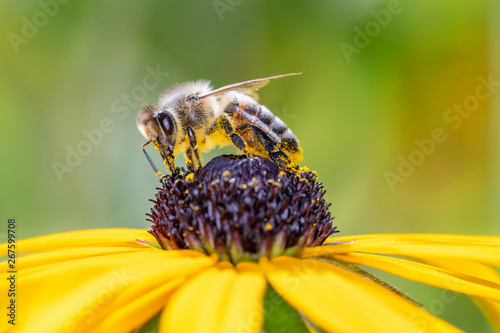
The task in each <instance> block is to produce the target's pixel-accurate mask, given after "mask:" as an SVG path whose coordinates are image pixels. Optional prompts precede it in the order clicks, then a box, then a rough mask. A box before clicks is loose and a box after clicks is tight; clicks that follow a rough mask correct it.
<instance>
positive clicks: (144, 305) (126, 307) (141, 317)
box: [89, 277, 186, 333]
mask: <svg viewBox="0 0 500 333" xmlns="http://www.w3.org/2000/svg"><path fill="white" fill-rule="evenodd" d="M185 281H186V278H185V277H179V278H176V279H174V280H172V281H170V282H167V283H165V284H163V285H161V286H159V287H158V288H156V289H153V290H151V291H150V292H146V293H145V294H142V295H141V294H139V295H137V298H136V299H133V300H131V301H130V303H125V304H123V305H122V306H120V307H119V308H117V309H116V310H114V311H112V312H110V313H109V314H108V315H107V316H105V318H104V320H103V321H101V322H100V323H99V324H98V325H97V326H96V327H92V328H91V329H90V328H89V330H91V331H92V332H94V333H100V332H102V333H108V332H129V331H130V328H131V327H132V328H137V327H141V326H142V325H144V324H145V323H146V322H147V321H148V320H149V319H151V318H152V317H153V316H154V315H155V314H157V313H159V312H160V311H161V310H162V309H163V308H164V307H165V303H166V302H167V300H168V298H169V296H170V295H171V294H172V292H173V291H174V290H175V288H177V287H178V286H180V285H181V284H182V283H183V282H185Z"/></svg>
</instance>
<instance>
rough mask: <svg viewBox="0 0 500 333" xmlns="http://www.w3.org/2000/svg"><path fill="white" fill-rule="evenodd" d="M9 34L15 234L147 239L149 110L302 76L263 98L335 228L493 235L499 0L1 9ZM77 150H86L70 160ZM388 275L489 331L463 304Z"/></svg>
mask: <svg viewBox="0 0 500 333" xmlns="http://www.w3.org/2000/svg"><path fill="white" fill-rule="evenodd" d="M388 13H390V17H389V16H388ZM360 31H361V32H360ZM0 36H2V38H1V41H0V48H1V49H0V50H1V52H0V110H1V114H2V118H1V119H2V121H1V122H0V126H1V128H0V135H1V140H0V149H1V157H2V162H1V175H0V177H1V187H0V209H1V213H2V219H3V221H4V223H3V224H2V225H4V226H5V227H4V228H3V229H4V230H6V221H7V218H9V217H15V218H16V219H17V232H18V238H25V237H30V236H36V235H41V234H47V233H53V232H60V231H67V230H76V229H85V228H103V227H134V228H146V227H147V226H148V224H147V223H146V221H145V216H144V214H145V213H146V212H147V211H148V210H149V207H150V203H149V202H148V199H149V198H152V197H153V196H154V193H155V187H156V186H157V185H159V183H158V179H157V177H156V176H155V175H154V174H153V172H152V170H151V168H150V166H149V165H148V163H147V161H146V159H145V158H144V156H143V153H142V151H141V149H140V147H141V145H142V144H143V143H144V139H143V137H142V136H141V135H140V133H139V132H138V131H137V129H136V125H135V116H136V114H137V112H138V110H139V109H140V106H141V105H142V104H144V103H146V102H154V101H155V100H156V99H157V97H158V95H159V94H160V93H161V92H162V91H163V90H164V89H166V88H167V87H169V86H171V85H173V84H176V83H180V82H183V81H188V80H193V79H200V78H204V79H209V80H211V81H212V84H213V85H214V86H215V87H219V86H222V85H225V84H229V83H234V82H239V81H244V80H248V79H253V78H259V77H265V76H271V75H277V74H283V73H289V72H299V71H300V72H303V73H304V74H303V75H301V76H297V77H291V78H284V79H281V80H277V81H273V82H272V83H271V84H270V85H269V86H267V87H265V88H264V89H262V90H261V91H260V97H261V99H260V101H261V102H262V103H263V104H265V105H266V106H268V107H269V108H270V109H271V110H272V111H273V112H275V113H276V114H277V115H278V116H280V117H281V118H282V119H283V120H284V121H285V122H286V123H288V125H289V126H290V127H291V128H292V130H293V131H294V133H295V134H296V135H297V136H298V138H299V139H300V141H301V143H302V146H303V148H304V161H303V163H301V165H307V166H309V167H310V168H311V169H314V170H317V172H318V174H319V177H320V179H321V180H322V181H323V183H324V185H325V187H326V189H327V193H328V199H329V201H331V202H332V203H333V206H332V212H333V214H334V215H335V216H336V217H337V218H336V220H335V223H336V225H337V226H338V227H339V229H340V230H341V232H342V234H343V235H350V234H359V233H410V232H411V233H413V232H433V233H454V234H455V233H456V234H499V233H500V202H499V200H498V198H499V188H500V175H499V170H500V149H499V148H500V147H499V145H500V140H499V136H500V134H499V132H500V118H499V115H498V111H499V101H500V87H499V86H498V84H496V86H495V83H494V84H493V85H492V86H491V87H489V88H490V90H488V89H487V87H485V86H484V85H483V83H482V82H483V81H484V80H486V81H488V78H491V80H493V81H495V82H498V81H500V71H499V68H498V59H500V40H499V38H500V5H499V3H498V1H496V2H495V1H493V0H491V1H488V0H478V1H466V0H463V1H457V0H445V1H430V0H425V1H411V0H401V1H396V0H392V1H388V2H386V1H374V0H363V1H349V0H341V1H321V0H309V1H303V2H289V1H264V0H252V1H250V0H231V1H230V0H220V1H219V0H216V1H192V0H190V1H176V2H174V1H168V2H167V1H165V2H160V1H116V0H115V1H97V0H93V1H78V0H72V1H71V0H70V1H68V0H64V1H63V0H59V1H57V2H56V1H49V0H47V1H40V2H36V1H32V2H20V1H12V0H8V1H2V2H1V3H0ZM151 71H153V72H154V71H159V72H160V73H161V74H158V75H157V76H156V79H155V80H152V79H151V78H154V76H151V74H150V72H151ZM166 73H168V74H166ZM148 75H150V77H149V78H148ZM481 78H482V79H481ZM144 80H146V81H144ZM482 85H483V86H482ZM478 87H479V88H478ZM478 91H479V93H480V95H479V96H481V97H482V99H479V98H477V94H478ZM475 101H477V103H476V102H475ZM460 107H462V109H463V110H465V112H464V111H462V113H456V112H455V111H454V110H458V108H460ZM454 108H455V109H454ZM466 108H467V109H466ZM467 110H470V112H469V111H467ZM103 126H104V128H105V132H104V131H103V129H100V127H103ZM436 129H438V131H439V130H441V136H440V138H441V139H440V142H437V143H436V142H435V143H434V148H432V144H430V143H429V140H431V139H432V138H433V134H432V133H433V131H435V130H436ZM97 130H99V132H100V133H101V135H102V138H100V136H99V134H96V131H97ZM85 133H94V137H93V138H94V143H91V142H90V141H89V140H88V139H87V137H86V136H85ZM416 140H419V142H426V143H427V146H426V147H427V149H428V154H426V155H424V153H423V152H420V153H419V151H422V149H421V148H419V147H418V145H417V144H416V142H415V141H416ZM85 142H87V143H85ZM71 150H73V151H77V153H78V151H80V152H83V153H84V154H85V155H86V156H82V155H81V154H79V155H80V158H78V157H75V156H73V157H70V164H71V165H70V164H68V162H67V158H68V154H69V153H68V152H69V151H71ZM234 151H235V149H234V148H232V147H227V148H224V149H221V150H214V151H213V152H211V153H210V154H206V155H204V160H205V161H208V160H210V159H211V158H212V157H213V156H216V155H218V154H222V153H231V152H234ZM404 160H406V161H408V162H407V163H411V162H410V161H413V162H414V163H413V164H418V165H414V166H408V165H406V166H403V164H405V162H402V161H404ZM157 161H159V159H157ZM179 162H180V161H179ZM181 163H182V162H181ZM159 164H161V162H159ZM397 177H400V178H397ZM4 230H0V232H1V233H2V235H3V236H5V232H4ZM384 277H386V278H387V279H388V280H390V281H391V282H393V283H395V284H396V285H397V286H399V287H401V288H403V289H404V290H406V291H408V292H409V293H410V294H412V295H414V296H415V297H416V298H417V299H418V300H419V301H421V302H423V303H424V304H426V307H427V308H429V309H430V310H431V311H432V312H433V313H435V314H437V315H439V316H441V317H443V318H445V319H446V320H448V321H450V322H452V323H453V324H455V325H457V326H459V327H460V328H462V329H464V330H466V331H470V332H472V331H473V332H489V331H490V330H489V328H488V326H487V323H486V321H485V319H484V318H483V316H482V314H481V313H480V312H479V311H478V310H476V308H475V307H474V304H473V303H472V301H470V300H469V299H468V298H467V297H465V296H461V295H454V296H455V297H451V299H450V295H449V294H447V295H446V296H447V298H446V301H444V296H443V294H442V291H441V290H439V289H436V288H431V287H427V286H421V285H418V284H417V283H413V282H408V281H404V280H401V279H397V278H394V277H391V276H386V275H384ZM325 287H326V286H325Z"/></svg>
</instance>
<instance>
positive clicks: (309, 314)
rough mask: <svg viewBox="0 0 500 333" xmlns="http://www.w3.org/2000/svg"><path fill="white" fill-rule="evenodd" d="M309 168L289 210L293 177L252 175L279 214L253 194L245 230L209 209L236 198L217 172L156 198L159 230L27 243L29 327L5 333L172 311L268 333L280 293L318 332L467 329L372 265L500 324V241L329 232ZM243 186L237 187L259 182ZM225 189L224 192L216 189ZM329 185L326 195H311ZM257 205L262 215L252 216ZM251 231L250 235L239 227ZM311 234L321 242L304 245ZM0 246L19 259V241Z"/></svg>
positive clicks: (119, 326) (173, 320)
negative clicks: (468, 302) (463, 302)
mask: <svg viewBox="0 0 500 333" xmlns="http://www.w3.org/2000/svg"><path fill="white" fill-rule="evenodd" d="M245 170H246V169H245ZM246 171H248V170H246ZM266 173H267V172H266ZM266 173H263V174H266ZM233 175H234V170H233ZM302 176H303V179H301V180H299V181H298V182H297V183H296V184H295V185H293V186H296V188H297V189H298V190H297V191H295V192H294V190H292V192H290V193H289V195H290V196H291V197H290V198H292V197H293V198H294V200H293V202H288V203H287V204H286V205H284V204H282V203H280V202H279V201H273V198H281V199H282V200H284V198H283V197H281V195H282V194H280V193H281V192H279V191H278V190H279V189H280V188H285V187H286V186H284V185H285V184H286V185H287V188H288V187H289V186H291V185H290V184H291V183H290V182H289V179H288V180H287V178H286V177H284V178H283V177H282V178H280V177H281V176H280V177H277V178H274V180H273V181H271V182H267V181H260V180H258V181H257V183H258V184H260V185H258V184H257V183H255V181H254V180H255V179H253V178H255V175H249V176H248V177H247V178H246V179H245V180H244V183H245V184H246V185H248V186H250V185H249V184H251V182H252V181H254V185H255V186H254V187H253V189H254V190H255V195H256V197H255V198H253V199H254V200H257V201H258V200H259V199H258V197H259V196H260V197H261V199H263V200H266V201H268V205H267V206H266V207H265V209H267V210H268V211H270V212H271V213H270V214H269V215H268V217H269V218H268V219H267V221H266V222H262V223H260V225H258V226H257V225H254V222H252V221H253V220H251V216H259V214H260V213H259V212H258V211H254V210H252V209H253V208H255V207H256V206H251V205H250V206H247V205H246V204H245V203H244V201H245V197H241V198H240V200H239V204H238V205H239V206H240V208H239V210H234V211H233V208H235V209H236V206H235V207H231V202H226V204H227V205H226V207H224V211H228V212H232V213H231V214H236V215H238V214H237V212H239V213H240V215H238V219H239V220H238V224H235V225H231V226H229V225H228V224H227V223H228V221H229V220H228V219H226V218H225V217H224V216H221V215H219V213H216V212H217V210H216V207H217V202H212V203H209V204H208V203H207V205H209V206H211V207H212V211H211V212H208V211H206V212H205V213H206V214H205V213H203V212H202V211H203V210H204V207H202V205H204V204H206V203H204V202H205V201H206V200H208V199H209V198H205V197H203V195H204V193H205V192H204V191H208V192H207V193H211V194H212V195H213V196H214V197H217V196H218V195H219V194H220V195H221V196H220V198H221V199H224V200H231V198H232V197H231V195H232V194H231V193H230V192H224V188H226V187H228V186H229V187H231V186H233V185H234V179H233V178H232V176H231V175H230V174H228V173H226V172H224V173H222V177H223V178H221V179H222V180H220V182H217V181H214V180H213V177H215V176H214V175H207V172H205V173H204V176H203V177H208V178H210V179H212V180H211V181H210V183H211V184H212V185H210V186H207V189H206V190H201V191H200V192H199V193H196V194H192V193H191V194H190V193H189V190H188V191H187V192H188V193H186V190H185V189H184V187H183V186H188V188H189V189H191V190H192V189H193V188H194V186H195V185H196V186H197V187H199V185H200V184H197V183H190V184H187V183H185V182H184V180H179V179H180V178H179V177H181V176H177V178H175V177H172V178H175V179H172V181H171V182H170V183H169V184H167V183H165V184H164V189H163V190H162V191H163V192H162V191H160V192H159V194H158V195H157V200H156V201H154V202H155V207H154V208H153V210H152V214H151V215H150V216H151V217H152V219H153V230H152V231H150V232H148V231H146V230H138V229H98V230H85V231H74V232H66V233H60V234H53V235H47V236H40V237H36V238H31V239H26V240H21V241H18V242H16V251H17V253H18V254H21V253H23V254H24V255H22V256H20V257H18V258H17V260H16V262H15V269H16V272H17V273H15V274H17V275H16V282H15V283H16V286H15V289H16V292H17V293H16V297H15V300H16V304H17V309H16V325H15V326H13V325H11V324H9V323H8V322H7V321H6V320H3V321H2V322H1V324H0V325H2V326H0V328H1V331H2V332H30V333H31V332H51V333H52V332H132V331H134V330H135V329H137V328H139V327H141V326H142V325H144V324H145V323H147V322H148V321H149V320H150V319H151V318H153V317H154V316H155V315H156V314H158V313H160V316H159V332H208V333H211V332H260V331H261V330H262V329H263V327H264V325H265V322H267V321H272V319H273V317H272V316H273V309H274V308H275V307H278V306H279V305H280V304H279V300H276V299H274V303H273V301H272V300H271V301H270V300H269V299H266V300H267V302H266V301H265V298H266V297H267V296H266V292H267V293H268V294H269V292H270V291H273V292H274V291H275V292H276V293H277V294H279V295H280V297H282V299H284V300H285V301H286V303H287V304H289V305H290V306H291V307H293V308H294V309H296V310H297V311H298V313H299V314H300V315H301V318H302V319H303V320H304V321H305V323H306V325H307V328H308V329H309V330H310V331H311V332H314V331H319V330H324V331H327V332H460V330H459V329H457V328H455V327H454V326H452V325H450V324H449V323H447V322H445V321H443V320H442V319H440V318H438V317H435V316H434V315H432V314H430V313H429V312H426V311H425V310H424V309H423V308H422V307H420V306H419V305H418V304H416V302H414V301H412V300H411V299H409V297H407V296H406V295H404V294H403V293H401V292H400V291H399V290H397V289H395V288H394V287H392V286H389V285H388V284H386V283H384V282H382V281H380V280H378V279H377V278H375V277H374V276H372V275H370V274H368V273H367V272H365V271H364V270H363V269H361V268H360V267H359V266H368V267H375V268H378V269H381V270H384V271H387V272H390V273H392V274H395V275H399V276H402V277H405V278H407V279H410V280H414V281H418V282H422V283H426V284H429V285H433V286H437V287H441V288H445V289H449V290H453V291H456V292H460V293H464V294H467V295H470V296H473V297H474V298H475V299H476V300H477V302H478V303H479V305H480V306H481V308H482V309H483V310H484V312H485V313H486V314H487V316H488V317H489V319H490V322H491V324H492V326H493V327H494V329H495V330H497V331H500V275H499V273H498V272H497V271H496V270H495V269H494V268H492V267H500V237H494V236H458V235H433V234H385V235H359V236H351V237H329V238H327V237H328V236H330V235H331V234H332V233H333V232H335V228H334V227H332V226H331V217H330V215H329V213H327V209H328V207H329V205H328V204H326V203H325V201H324V200H323V199H322V196H323V194H324V192H323V191H322V190H321V187H320V186H318V184H316V183H314V182H313V181H312V180H311V178H308V177H309V176H307V175H305V174H304V173H303V174H302ZM273 177H274V176H273ZM181 178H182V177H181ZM225 178H227V179H225ZM237 178H245V176H243V175H241V174H240V175H237ZM257 178H258V177H257ZM204 179H205V178H204ZM205 180H206V179H205ZM165 182H166V181H165ZM231 182H233V185H231V186H230V185H229V184H230V183H231ZM262 184H266V185H265V186H268V188H269V189H270V190H269V191H270V192H269V193H271V194H269V195H270V196H267V197H266V196H263V195H262V192H261V190H260V188H259V186H261V185H262ZM304 184H310V185H311V186H310V187H307V186H305V185H304ZM241 185H242V184H241V183H238V184H236V185H234V186H235V187H234V188H238V189H239V190H247V188H243V187H244V186H243V187H242V186H241ZM211 186H212V187H211ZM213 186H215V187H218V188H219V189H220V190H221V191H223V193H222V192H221V193H222V194H221V193H218V192H217V193H215V192H213V191H214V187H213ZM262 186H263V185H262ZM304 186H305V187H304ZM250 187H252V186H250ZM199 188H200V189H201V187H199ZM176 189H177V190H178V191H179V193H177V194H176V193H175V192H176ZM315 191H317V192H318V193H319V194H318V195H319V196H320V198H316V199H312V200H311V196H310V195H312V194H311V193H315ZM166 193H170V195H171V196H173V197H176V196H182V195H195V196H196V197H199V198H202V199H203V200H205V201H203V202H202V200H201V199H200V201H196V198H194V197H193V198H192V200H190V201H186V200H184V199H185V198H180V199H179V197H178V198H177V199H175V200H177V201H175V200H174V199H172V200H171V201H169V200H170V199H168V198H165V195H166ZM181 193H184V194H181ZM235 193H236V192H234V193H233V194H235ZM301 193H302V194H301ZM304 193H308V194H307V195H304ZM295 194H298V195H299V196H297V197H294V195H295ZM248 195H249V196H252V195H253V194H248ZM301 195H302V196H301ZM301 200H308V201H309V202H312V201H314V202H312V203H311V206H310V207H305V208H298V206H297V207H295V206H294V205H295V204H296V203H297V202H301V203H300V207H303V206H304V205H305V204H304V202H305V201H301ZM273 202H274V203H273ZM182 204H185V205H186V206H182ZM179 205H181V206H179ZM197 205H198V206H197ZM238 205H237V206H238ZM317 205H320V206H317ZM257 206H259V207H260V205H257ZM306 206H307V205H306ZM186 207H190V208H189V209H190V210H191V211H190V212H187V211H186V210H187V208H186ZM252 207H253V208H252ZM280 207H281V208H280ZM289 207H292V208H293V210H294V211H298V210H300V209H304V211H303V212H302V213H301V214H302V215H300V216H302V217H304V216H309V215H310V214H312V215H311V216H314V218H316V219H319V220H322V221H324V222H325V223H326V224H324V225H322V226H320V225H318V223H312V224H310V225H306V224H307V221H305V222H304V223H303V224H298V225H295V226H294V228H292V229H293V230H291V229H290V230H289V229H286V226H287V225H290V223H292V224H293V221H292V222H290V221H288V222H286V221H287V220H289V219H290V211H288V209H289ZM318 207H319V208H318ZM282 209H285V210H286V211H287V212H288V213H284V211H285V210H282ZM246 210H248V214H246V213H241V212H242V211H246ZM172 214H181V215H179V216H180V219H181V220H182V219H184V218H186V217H190V218H189V219H186V220H182V221H180V220H176V217H175V216H173V215H172ZM189 214H194V215H189ZM197 214H198V215H197ZM211 214H212V215H214V216H215V220H214V221H212V222H211V224H209V225H205V224H203V223H206V221H205V222H203V221H202V218H209V217H210V216H211ZM241 214H242V215H241ZM308 214H309V215H308ZM315 214H316V215H315ZM318 214H319V215H318ZM179 216H177V218H179ZM197 216H198V217H197ZM217 216H218V217H217ZM231 216H232V215H231ZM272 216H274V217H272ZM271 217H272V218H271ZM174 220H175V221H177V222H175V223H174V222H173V221H174ZM193 221H197V222H196V223H195V222H193ZM245 221H246V222H245ZM282 222H283V223H282ZM245 223H246V224H245ZM328 223H329V224H328ZM202 224H203V225H202ZM247 224H248V225H247ZM245 226H247V227H248V228H246V229H245ZM235 228H236V229H235ZM297 228H298V229H297ZM311 228H312V229H311ZM240 229H241V233H239V234H234V230H240ZM297 230H299V231H300V234H297V233H296V231H297ZM311 230H312V231H311ZM190 232H191V233H190ZM211 233H213V234H211ZM216 233H220V234H216ZM304 234H307V235H309V236H311V237H309V236H308V237H306V240H304V237H301V235H304ZM283 235H285V236H283ZM283 237H284V238H283ZM318 237H319V238H320V239H321V242H320V243H321V244H319V243H318ZM323 238H327V239H326V241H325V239H323ZM219 240H221V241H219ZM292 240H293V241H292ZM264 243H265V244H267V245H265V246H264V245H262V244H264ZM158 244H161V245H162V247H163V248H162V247H160V246H159V245H158ZM276 244H278V245H276ZM183 247H185V248H183ZM189 247H191V248H189ZM193 248H196V250H193ZM0 249H1V251H2V252H1V253H2V255H3V254H6V252H7V250H6V249H7V245H6V244H2V245H1V246H0ZM396 256H397V257H396ZM403 257H404V258H405V259H403ZM0 269H1V272H2V280H3V281H5V275H9V274H10V273H7V271H9V270H10V268H9V267H8V265H7V262H3V263H2V266H1V267H0ZM304 327H305V326H304Z"/></svg>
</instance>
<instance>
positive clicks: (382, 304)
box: [260, 257, 461, 332]
mask: <svg viewBox="0 0 500 333" xmlns="http://www.w3.org/2000/svg"><path fill="white" fill-rule="evenodd" d="M260 265H261V267H262V268H263V270H264V271H265V273H266V276H267V278H268V281H269V282H270V283H271V285H272V286H273V287H274V289H275V290H276V291H277V292H278V293H279V294H280V295H281V296H282V297H283V298H284V299H285V300H286V301H287V302H288V303H289V304H290V305H292V306H293V307H295V308H296V309H297V310H298V311H300V312H302V313H303V314H304V315H305V316H306V317H308V318H309V319H310V320H311V321H312V322H314V323H315V324H317V325H318V326H319V327H320V328H322V329H324V330H327V331H329V332H423V331H425V332H461V331H460V330H459V329H457V328H455V327H453V326H451V325H450V324H448V323H446V322H444V321H443V320H441V319H439V318H437V317H435V316H433V315H431V314H430V313H428V312H426V311H425V310H423V309H421V308H419V307H417V306H415V305H413V304H412V303H410V302H408V301H407V300H405V299H404V298H402V297H400V296H398V295H396V294H394V293H392V292H390V291H389V290H387V289H385V288H384V287H382V286H380V285H378V284H377V283H375V282H373V281H370V280H368V279H365V278H363V277H361V276H359V275H357V274H355V273H353V272H351V271H348V270H346V269H343V268H341V267H338V266H335V265H332V264H329V263H326V262H322V261H319V260H308V259H302V260H301V259H297V258H292V257H277V258H274V259H272V260H271V261H268V260H267V258H261V260H260Z"/></svg>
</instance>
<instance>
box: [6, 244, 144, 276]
mask: <svg viewBox="0 0 500 333" xmlns="http://www.w3.org/2000/svg"><path fill="white" fill-rule="evenodd" d="M142 250H144V249H140V248H124V247H89V248H86V247H85V248H76V249H64V250H55V251H48V252H42V253H38V252H37V253H33V254H29V255H23V256H20V257H18V258H17V260H16V268H17V269H18V270H25V269H29V268H34V267H40V266H46V265H50V264H56V263H60V262H64V261H71V260H76V259H85V258H90V257H96V256H106V255H111V254H119V253H127V252H135V251H142ZM8 269H9V268H8V266H7V265H1V266H0V273H1V272H5V271H7V270H8Z"/></svg>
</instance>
